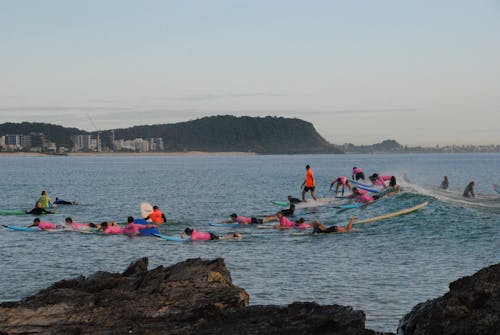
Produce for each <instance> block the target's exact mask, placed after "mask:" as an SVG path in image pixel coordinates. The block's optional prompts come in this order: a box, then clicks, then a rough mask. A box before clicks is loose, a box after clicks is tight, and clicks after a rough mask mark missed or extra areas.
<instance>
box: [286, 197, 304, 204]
mask: <svg viewBox="0 0 500 335" xmlns="http://www.w3.org/2000/svg"><path fill="white" fill-rule="evenodd" d="M288 202H289V203H291V204H298V203H299V202H303V201H302V200H300V199H299V198H294V197H292V196H291V195H289V196H288Z"/></svg>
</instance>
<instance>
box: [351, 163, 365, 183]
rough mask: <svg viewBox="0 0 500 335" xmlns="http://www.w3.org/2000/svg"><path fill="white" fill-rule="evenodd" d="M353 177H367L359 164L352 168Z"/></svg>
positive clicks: (356, 178) (358, 178) (355, 178)
mask: <svg viewBox="0 0 500 335" xmlns="http://www.w3.org/2000/svg"><path fill="white" fill-rule="evenodd" d="M352 179H354V180H360V179H363V180H364V179H365V173H364V172H363V170H362V169H361V168H359V167H357V166H355V167H353V168H352Z"/></svg>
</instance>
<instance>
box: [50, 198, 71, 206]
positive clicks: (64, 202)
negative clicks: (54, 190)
mask: <svg viewBox="0 0 500 335" xmlns="http://www.w3.org/2000/svg"><path fill="white" fill-rule="evenodd" d="M54 204H55V205H73V204H74V202H72V201H66V200H62V199H57V200H56V201H54Z"/></svg>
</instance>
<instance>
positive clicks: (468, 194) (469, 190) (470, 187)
mask: <svg viewBox="0 0 500 335" xmlns="http://www.w3.org/2000/svg"><path fill="white" fill-rule="evenodd" d="M474 186H476V182H475V181H471V182H470V183H469V184H468V185H467V187H466V188H465V190H464V194H463V196H464V198H471V197H472V198H474V197H475V196H476V195H475V194H474Z"/></svg>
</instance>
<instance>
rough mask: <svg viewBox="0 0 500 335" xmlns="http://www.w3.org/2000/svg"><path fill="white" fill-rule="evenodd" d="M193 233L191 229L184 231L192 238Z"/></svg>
mask: <svg viewBox="0 0 500 335" xmlns="http://www.w3.org/2000/svg"><path fill="white" fill-rule="evenodd" d="M192 233H193V230H192V229H191V228H186V229H184V234H186V235H188V236H191V234H192Z"/></svg>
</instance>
